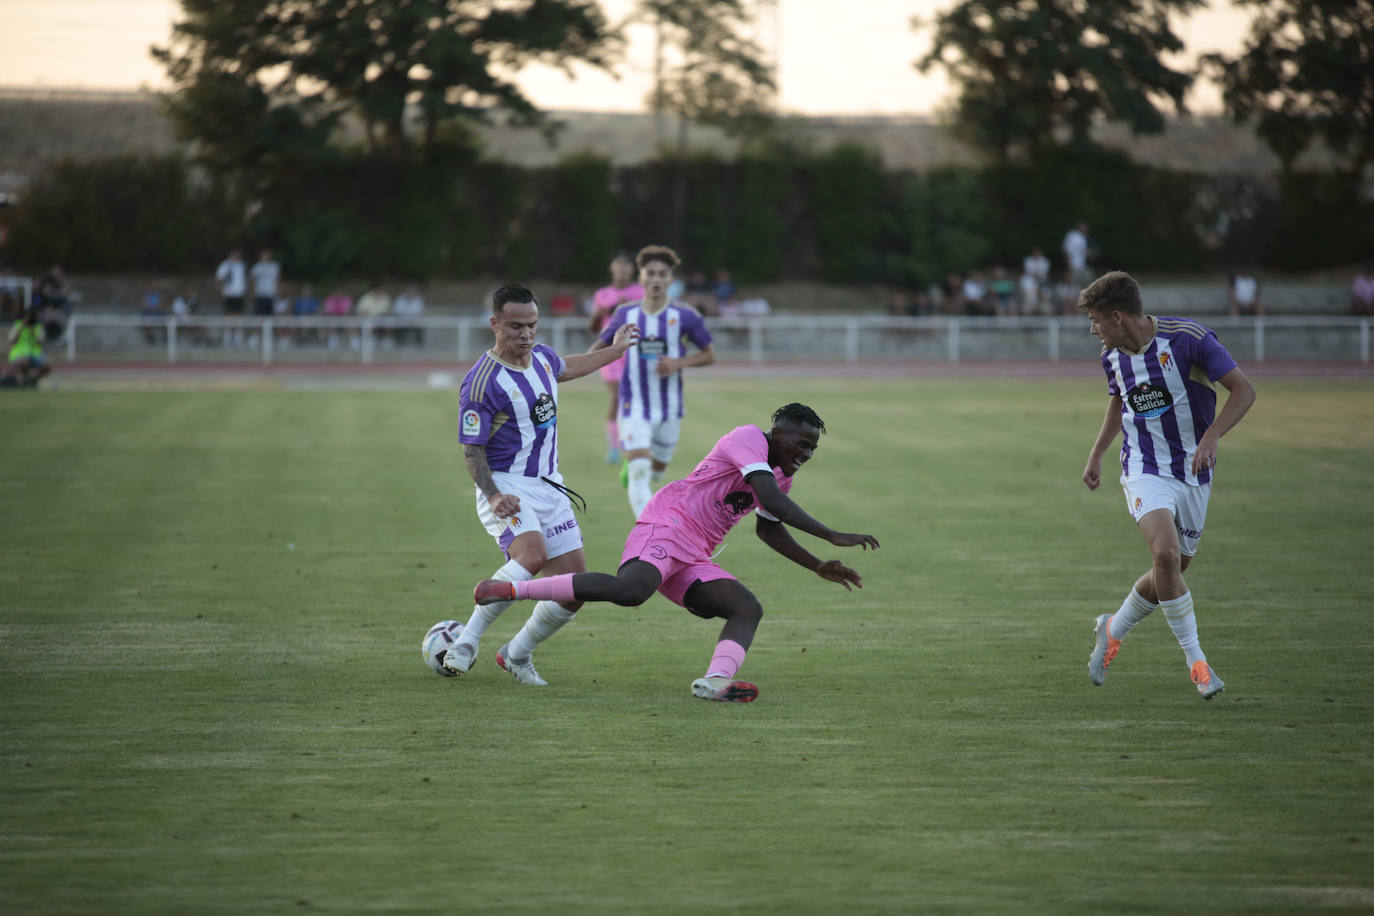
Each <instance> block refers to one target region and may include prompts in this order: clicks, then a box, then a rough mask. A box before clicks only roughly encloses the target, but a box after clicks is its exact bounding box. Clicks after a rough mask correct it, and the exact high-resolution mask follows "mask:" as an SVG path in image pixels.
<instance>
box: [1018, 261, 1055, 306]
mask: <svg viewBox="0 0 1374 916" xmlns="http://www.w3.org/2000/svg"><path fill="white" fill-rule="evenodd" d="M1052 293H1053V288H1052V287H1051V285H1050V259H1049V258H1047V257H1045V252H1044V250H1043V249H1041V248H1040V247H1039V246H1036V247H1035V248H1032V249H1031V253H1030V254H1028V255H1026V256H1025V257H1024V258H1023V259H1022V260H1021V311H1022V312H1023V313H1024V314H1027V315H1038V314H1050V313H1052V312H1053V311H1054V308H1053V302H1052V300H1053V296H1052V295H1051V294H1052Z"/></svg>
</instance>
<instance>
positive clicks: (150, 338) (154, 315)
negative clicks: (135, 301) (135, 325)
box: [138, 289, 167, 344]
mask: <svg viewBox="0 0 1374 916" xmlns="http://www.w3.org/2000/svg"><path fill="white" fill-rule="evenodd" d="M138 314H139V317H141V318H142V319H143V321H144V323H143V327H142V330H143V339H144V340H145V341H147V342H148V343H150V344H155V343H161V342H163V341H165V340H166V339H167V330H166V328H165V327H164V326H163V319H164V318H166V313H165V312H164V311H163V310H162V293H161V292H159V291H158V290H155V289H150V290H148V291H147V292H145V293H144V294H143V305H142V306H140V307H139V310H138Z"/></svg>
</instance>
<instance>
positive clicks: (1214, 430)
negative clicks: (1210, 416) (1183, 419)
mask: <svg viewBox="0 0 1374 916" xmlns="http://www.w3.org/2000/svg"><path fill="white" fill-rule="evenodd" d="M1217 381H1218V382H1219V383H1220V384H1221V386H1222V387H1223V388H1225V389H1226V392H1227V393H1226V403H1225V404H1224V405H1223V406H1222V408H1221V412H1220V413H1218V414H1217V416H1216V419H1215V420H1213V421H1212V425H1211V426H1209V427H1207V432H1205V433H1203V434H1202V438H1201V439H1199V440H1198V443H1197V449H1196V450H1195V451H1194V452H1193V473H1194V474H1197V473H1200V472H1201V471H1202V470H1203V469H1204V468H1210V467H1213V466H1215V465H1216V463H1217V442H1218V440H1219V439H1221V437H1222V436H1224V435H1226V434H1227V433H1229V432H1230V431H1231V430H1232V429H1234V428H1235V425H1236V424H1237V423H1239V422H1240V421H1241V418H1242V417H1244V416H1245V414H1246V412H1247V411H1249V410H1250V408H1251V407H1252V406H1253V405H1254V403H1255V386H1254V385H1253V384H1251V383H1250V379H1248V378H1246V376H1245V373H1244V372H1242V371H1240V367H1239V366H1237V367H1236V368H1234V369H1232V370H1231V371H1230V372H1228V373H1226V374H1225V375H1223V376H1222V377H1221V378H1219V379H1217Z"/></svg>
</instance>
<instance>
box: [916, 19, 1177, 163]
mask: <svg viewBox="0 0 1374 916" xmlns="http://www.w3.org/2000/svg"><path fill="white" fill-rule="evenodd" d="M1203 5H1204V0H963V2H960V3H958V4H956V5H955V6H954V7H953V8H952V9H949V10H947V11H945V12H944V13H941V14H940V15H939V16H937V17H936V18H935V21H934V26H935V37H934V41H933V44H932V46H931V49H930V52H929V53H928V54H926V55H925V56H924V57H923V58H921V59H920V60H918V61H917V62H916V66H917V68H919V69H920V70H921V71H922V72H928V71H929V70H930V69H931V68H933V67H936V66H939V67H943V68H944V69H945V70H946V71H947V72H948V73H949V75H950V78H951V79H952V80H953V82H954V83H955V84H956V86H957V87H958V93H959V95H958V99H957V102H956V104H955V119H956V127H957V129H958V130H959V131H960V133H961V134H962V135H963V136H964V137H965V139H967V140H968V141H969V142H971V143H972V144H973V145H975V146H976V147H978V148H980V149H983V150H986V151H988V152H990V153H992V154H993V155H994V156H996V157H997V158H999V159H1007V158H1011V157H1013V156H1016V155H1024V156H1026V157H1028V158H1031V159H1034V158H1037V157H1038V156H1039V155H1040V154H1041V153H1042V152H1045V151H1047V150H1048V149H1050V148H1052V147H1056V146H1060V145H1063V144H1064V143H1065V142H1066V141H1067V142H1068V143H1070V144H1073V145H1083V146H1087V145H1091V144H1092V136H1091V132H1092V128H1093V127H1094V125H1096V124H1098V123H1101V122H1105V121H1119V122H1124V123H1125V124H1126V125H1128V126H1129V127H1130V128H1131V131H1132V132H1133V133H1136V134H1155V133H1160V132H1161V131H1163V129H1164V114H1163V112H1162V111H1161V109H1160V105H1161V104H1166V103H1172V105H1173V107H1174V109H1175V110H1177V111H1184V110H1185V108H1184V101H1183V96H1184V93H1185V92H1187V90H1188V88H1189V87H1190V86H1191V85H1192V83H1193V77H1192V75H1191V74H1189V73H1186V72H1183V71H1181V70H1175V69H1173V68H1171V67H1170V66H1168V65H1167V64H1166V63H1165V62H1164V60H1163V58H1164V56H1165V55H1166V54H1169V53H1173V52H1177V51H1181V50H1182V49H1183V42H1182V41H1181V40H1180V39H1179V38H1178V36H1176V35H1175V34H1174V32H1173V29H1172V28H1171V26H1170V24H1169V16H1170V15H1171V14H1175V13H1187V12H1188V11H1190V10H1193V9H1195V8H1197V7H1200V6H1203ZM927 24H928V23H926V22H925V20H923V19H921V18H920V17H916V18H913V19H912V27H913V28H924V27H925V26H926V25H927Z"/></svg>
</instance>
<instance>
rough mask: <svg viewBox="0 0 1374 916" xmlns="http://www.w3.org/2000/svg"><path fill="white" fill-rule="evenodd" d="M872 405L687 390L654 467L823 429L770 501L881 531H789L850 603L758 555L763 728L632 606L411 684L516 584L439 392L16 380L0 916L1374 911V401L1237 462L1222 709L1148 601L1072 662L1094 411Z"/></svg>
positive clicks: (519, 616) (1113, 529)
mask: <svg viewBox="0 0 1374 916" xmlns="http://www.w3.org/2000/svg"><path fill="white" fill-rule="evenodd" d="M895 387H896V389H897V391H896V392H894V383H893V382H891V381H883V382H877V381H864V380H832V379H824V380H822V379H820V378H817V379H806V380H802V379H796V378H793V379H782V380H769V379H766V378H760V379H734V380H724V379H709V377H708V373H702V377H701V378H700V379H698V380H696V381H695V384H693V385H692V386H691V391H690V392H689V397H690V404H689V406H690V409H691V411H692V413H691V416H690V417H689V419H688V422H687V423H686V426H685V429H684V437H683V439H684V441H683V446H682V448H681V450H680V452H679V456H678V458H677V460H676V461H675V463H674V466H673V470H674V471H675V472H676V473H677V474H684V473H686V471H687V470H688V469H689V468H690V467H691V465H692V463H693V462H694V461H695V460H696V459H697V458H699V457H700V455H701V454H702V453H704V451H705V449H706V448H707V447H709V445H710V444H711V443H712V442H714V440H715V438H716V437H717V436H718V435H720V434H721V433H722V432H724V431H725V430H727V429H729V428H731V427H732V426H734V425H736V424H738V423H743V422H762V421H763V420H764V419H765V418H766V416H767V414H768V412H769V411H771V409H772V408H773V407H775V406H777V404H780V403H782V402H784V401H787V400H792V399H802V400H805V401H807V402H809V403H811V404H812V405H813V406H815V407H816V408H817V410H818V411H819V412H820V414H821V416H823V417H824V418H825V419H826V421H827V422H828V424H829V425H830V430H831V431H830V434H829V435H828V436H826V437H824V438H823V440H822V444H821V449H820V450H819V451H818V453H817V456H816V460H815V461H814V462H812V463H811V464H810V465H808V466H807V468H806V469H805V470H804V471H803V473H802V474H801V475H800V476H799V477H798V481H797V485H796V488H795V490H794V496H795V497H796V498H797V499H798V501H799V502H801V503H802V505H803V506H805V507H806V508H807V509H808V510H809V511H811V512H812V513H813V514H814V515H816V516H818V517H819V518H821V519H822V520H824V521H826V522H828V523H830V524H832V525H834V526H836V527H840V528H844V529H847V530H860V531H871V532H874V533H876V534H877V535H878V537H879V538H880V539H881V540H882V542H883V545H884V546H883V549H882V550H881V551H878V552H877V553H874V554H863V553H855V552H853V551H847V552H843V553H841V552H839V551H836V550H834V549H833V548H826V547H825V546H824V545H817V544H815V542H814V541H812V542H811V544H812V546H813V549H815V550H818V551H820V552H822V553H823V554H824V555H841V556H843V557H844V559H845V560H846V561H847V562H849V563H850V565H852V566H854V567H856V568H857V569H859V570H860V572H861V573H862V574H863V575H864V581H865V586H866V587H865V588H864V589H863V590H862V591H856V592H854V593H853V594H849V593H846V592H844V591H843V590H842V589H840V588H839V587H837V586H834V585H831V584H829V583H826V582H823V581H821V580H819V579H817V578H815V577H813V576H809V575H808V574H806V573H805V572H804V571H802V570H801V569H799V568H797V567H795V566H792V565H791V564H789V563H788V562H787V561H785V560H783V559H782V558H781V557H778V556H776V555H774V554H772V553H771V552H770V551H768V550H767V548H765V547H764V546H763V545H762V544H760V543H758V542H757V540H756V539H755V538H754V537H753V535H752V532H751V530H750V526H749V525H747V524H746V525H743V526H741V527H740V528H739V529H737V530H736V532H735V533H734V534H733V535H732V536H731V538H730V540H729V547H728V549H727V550H726V552H725V553H724V555H723V556H722V557H721V561H722V562H723V563H724V564H725V565H726V566H727V568H729V569H731V570H732V571H733V572H735V573H736V574H737V575H738V576H739V577H740V578H741V579H743V580H744V581H745V582H746V584H748V585H749V586H750V587H751V588H753V589H754V591H755V592H756V593H757V594H758V595H759V596H760V597H761V599H762V601H763V604H764V607H765V619H764V623H763V627H762V629H761V630H760V634H759V638H758V641H757V642H756V643H755V647H754V649H753V650H752V651H751V652H750V655H749V659H748V661H747V662H746V665H745V668H744V671H743V674H744V675H745V676H747V677H748V678H749V679H750V680H754V681H756V682H757V683H759V685H760V687H761V689H762V695H761V697H760V699H759V701H758V702H756V703H754V704H751V705H743V706H726V705H718V704H708V703H703V702H701V701H699V700H695V699H693V698H692V697H691V696H690V695H689V692H688V684H689V683H690V681H691V680H692V678H694V677H696V676H698V675H699V674H700V673H701V671H702V669H703V666H704V665H705V663H706V661H707V659H708V656H709V653H710V650H711V647H712V645H713V644H714V638H715V633H716V629H717V628H716V626H715V625H714V624H712V623H708V622H705V621H701V620H698V619H697V618H694V617H692V616H690V615H688V614H687V613H686V612H684V611H682V610H680V609H678V608H675V607H673V606H672V605H669V604H668V603H667V602H665V601H664V600H663V599H661V598H658V597H655V598H654V599H652V600H651V601H650V602H649V603H648V604H647V605H645V606H643V607H641V608H636V609H622V608H616V607H611V606H601V605H592V606H588V607H587V608H586V609H585V610H584V611H583V612H582V614H581V615H580V618H579V620H577V621H576V622H575V623H574V624H572V625H571V626H569V627H568V628H566V629H565V630H563V631H562V632H561V633H560V634H559V635H558V636H557V637H555V639H554V640H552V641H550V642H549V643H548V644H547V645H546V646H544V647H543V649H542V650H541V652H540V653H539V670H540V672H541V674H543V675H544V676H545V677H546V678H548V680H549V681H550V682H551V684H552V685H553V686H551V687H549V688H548V689H544V690H535V689H529V688H521V687H519V686H518V685H517V684H516V683H515V682H514V681H513V680H511V679H510V678H509V676H507V675H505V674H504V673H502V672H501V671H499V670H498V669H497V668H496V667H495V666H494V665H493V664H492V657H493V656H494V650H495V648H496V646H497V645H499V641H501V640H504V639H505V638H507V637H508V636H509V634H510V633H512V632H514V630H515V629H516V628H517V627H518V626H519V624H520V623H521V622H522V621H523V619H524V617H525V614H526V613H527V611H526V609H525V608H524V607H518V608H516V609H514V610H512V611H511V612H510V613H508V614H507V616H506V617H505V618H503V619H502V620H501V621H499V622H498V624H497V625H496V626H495V628H494V630H493V632H492V634H491V635H490V636H489V638H488V640H487V641H486V643H485V645H484V649H483V653H482V657H481V658H480V659H479V661H478V664H477V666H476V668H475V669H474V672H473V674H471V675H469V676H468V677H466V678H462V679H442V678H438V677H435V676H434V675H432V674H430V673H429V672H428V670H427V669H425V668H424V667H423V665H422V663H421V661H420V658H419V642H420V637H421V635H422V634H423V633H424V631H425V629H426V628H427V627H428V626H429V625H430V624H432V623H434V622H435V621H437V620H441V619H445V618H458V619H466V617H467V614H468V611H469V610H470V601H469V600H465V599H464V596H465V595H468V594H470V593H469V589H470V587H471V585H472V583H473V582H474V581H475V580H477V579H479V578H482V577H484V576H485V575H487V574H488V573H490V572H491V570H493V569H494V568H495V567H496V566H497V565H499V554H498V553H497V552H496V550H495V548H494V546H493V545H492V544H491V542H490V540H489V539H487V538H486V536H485V535H484V534H483V533H482V532H481V530H480V527H479V526H478V524H477V522H476V519H475V517H474V514H473V509H472V488H471V484H470V483H469V482H468V480H467V477H466V474H465V472H464V470H463V466H462V462H461V456H460V455H459V451H458V449H457V447H456V444H455V443H456V417H455V414H456V403H455V402H456V398H455V396H454V395H453V394H451V393H431V392H293V391H276V390H263V391H215V390H201V391H176V390H173V391H157V390H139V391H80V390H66V389H64V390H62V391H59V392H39V393H37V394H34V393H23V392H11V393H10V394H9V395H8V396H6V397H3V398H0V424H3V428H4V430H5V433H4V437H3V439H2V440H0V461H3V466H4V468H5V471H6V473H5V475H4V479H3V481H0V494H2V495H0V506H2V507H3V514H4V525H3V528H2V529H0V556H3V564H2V565H0V608H2V609H0V701H3V705H0V710H3V711H0V726H2V727H3V731H0V910H3V911H4V912H6V913H44V914H58V913H95V912H99V913H116V912H117V913H189V912H195V913H218V912H234V913H271V912H284V911H288V910H290V911H297V912H299V911H301V910H304V909H306V908H308V909H310V910H323V911H331V912H390V913H423V912H443V911H447V912H495V913H501V912H509V913H559V914H561V913H588V914H591V913H608V912H613V913H683V914H701V913H732V914H733V913H745V912H752V913H916V912H921V913H1010V912H1016V913H1025V912H1028V911H1029V912H1066V913H1067V912H1078V913H1088V912H1092V913H1102V912H1104V911H1106V912H1114V911H1120V912H1131V913H1179V912H1183V911H1185V910H1187V911H1194V912H1202V913H1209V914H1215V913H1283V912H1291V913H1302V912H1311V911H1314V910H1321V911H1322V912H1341V911H1347V912H1349V911H1363V912H1369V911H1371V910H1374V879H1371V875H1374V854H1372V853H1374V791H1372V790H1374V764H1371V757H1372V756H1374V666H1372V665H1371V656H1370V649H1371V645H1374V639H1371V636H1370V622H1369V616H1368V615H1369V611H1370V609H1371V607H1374V586H1371V584H1370V579H1369V574H1370V561H1369V558H1370V556H1371V548H1374V535H1371V533H1370V531H1371V529H1370V524H1369V519H1370V517H1371V515H1374V488H1371V487H1370V485H1369V477H1368V469H1369V464H1370V456H1371V455H1372V454H1374V397H1371V394H1374V391H1371V385H1370V384H1369V383H1368V382H1359V381H1343V382H1333V381H1322V382H1315V381H1313V382H1305V381H1291V380H1282V381H1281V380H1270V379H1261V381H1260V384H1259V388H1260V401H1259V403H1258V405H1257V406H1256V408H1255V409H1254V411H1253V412H1252V413H1251V415H1250V417H1248V418H1247V420H1246V421H1245V422H1244V423H1243V424H1242V425H1241V426H1240V427H1239V428H1237V429H1236V430H1235V431H1234V432H1233V433H1232V434H1231V435H1230V436H1228V437H1227V438H1226V439H1225V440H1224V441H1223V443H1222V452H1221V459H1222V463H1221V468H1220V479H1219V482H1218V483H1217V485H1216V489H1215V493H1214V498H1213V501H1212V506H1211V512H1210V517H1209V519H1208V522H1209V524H1208V527H1207V532H1206V536H1205V537H1204V540H1203V547H1202V551H1201V553H1200V554H1199V556H1198V558H1197V561H1196V562H1195V564H1194V566H1193V568H1192V569H1191V570H1190V571H1189V573H1188V579H1189V582H1190V585H1191V586H1192V589H1193V592H1194V595H1195V597H1196V601H1197V607H1198V617H1199V622H1200V628H1201V635H1202V640H1203V646H1204V647H1205V648H1206V649H1207V651H1208V654H1209V657H1210V659H1211V660H1212V662H1213V663H1214V664H1215V665H1216V667H1217V670H1218V671H1219V672H1220V673H1221V675H1222V676H1223V677H1224V678H1225V680H1226V682H1227V685H1228V689H1227V691H1226V692H1225V693H1224V694H1222V695H1221V696H1220V697H1219V698H1218V699H1217V700H1216V701H1215V702H1213V703H1210V704H1208V703H1203V702H1201V701H1200V700H1199V699H1198V697H1197V695H1196V693H1195V692H1194V690H1193V688H1192V685H1191V684H1190V683H1189V682H1188V679H1187V676H1186V672H1185V669H1184V664H1183V658H1182V654H1181V653H1180V651H1179V649H1178V647H1177V645H1176V643H1175V642H1174V639H1173V637H1172V635H1171V634H1170V633H1169V631H1168V628H1167V627H1166V626H1165V624H1164V621H1163V620H1162V619H1154V618H1152V619H1150V620H1148V621H1146V623H1144V624H1142V626H1141V627H1140V628H1139V629H1137V630H1136V632H1135V633H1133V634H1132V636H1131V637H1130V639H1129V640H1128V641H1127V643H1126V645H1125V647H1124V648H1123V651H1122V654H1121V656H1120V657H1119V659H1118V660H1117V662H1116V664H1115V665H1114V666H1113V668H1112V675H1111V678H1110V680H1109V681H1108V683H1107V685H1106V687H1104V688H1102V689H1096V688H1094V687H1092V686H1091V685H1090V684H1089V682H1088V680H1087V676H1086V673H1085V670H1084V662H1085V660H1086V657H1087V653H1088V650H1089V648H1090V646H1091V622H1092V618H1093V617H1094V616H1095V615H1096V614H1098V613H1101V612H1102V611H1104V610H1113V609H1115V608H1116V606H1117V605H1118V604H1119V603H1120V601H1121V599H1122V597H1123V596H1124V594H1125V592H1126V590H1127V588H1128V587H1129V585H1130V583H1131V581H1132V580H1133V579H1134V577H1135V576H1136V575H1138V574H1139V573H1140V572H1141V571H1143V569H1144V568H1145V566H1146V564H1147V562H1148V557H1147V555H1146V552H1145V549H1144V546H1143V542H1142V541H1141V539H1140V537H1139V534H1138V533H1137V532H1135V531H1134V530H1133V526H1132V525H1131V523H1130V520H1129V517H1128V516H1127V514H1126V512H1125V507H1124V504H1123V500H1122V498H1121V496H1120V491H1119V490H1118V489H1117V488H1116V486H1115V485H1114V483H1109V484H1107V485H1106V486H1104V487H1103V488H1102V489H1101V490H1099V491H1098V492H1097V493H1089V492H1088V491H1087V490H1086V488H1084V487H1083V486H1082V484H1081V483H1080V482H1079V479H1078V477H1079V474H1080V472H1081V469H1082V464H1083V459H1084V456H1085V455H1086V452H1087V449H1088V445H1089V444H1090V442H1091V441H1092V438H1093V436H1094V435H1095V434H1096V431H1097V427H1098V424H1099V423H1100V421H1101V416H1102V409H1103V407H1104V406H1105V401H1106V398H1105V394H1104V391H1103V386H1102V385H1101V384H1100V382H1098V381H1095V380H1094V381H1087V382H1085V381H1082V380H1038V379H1037V380H1016V379H987V380H972V381H971V380H968V379H958V380H937V379H912V380H904V381H901V382H898V383H895ZM602 404H603V401H602V392H601V388H600V386H599V385H597V384H594V383H579V384H574V385H570V386H568V387H567V388H566V389H565V391H564V399H563V405H562V411H561V414H562V416H561V418H560V419H561V421H562V430H563V438H562V447H563V455H564V471H565V474H566V476H567V478H568V482H569V483H570V484H571V485H572V486H573V487H574V488H576V489H577V490H579V491H580V492H581V493H583V494H584V495H585V496H586V497H587V498H588V501H589V502H590V503H591V509H590V511H589V512H588V513H587V514H586V515H584V516H583V517H582V522H583V525H584V529H585V534H586V537H587V553H588V560H589V563H590V564H591V565H592V567H593V568H599V569H610V568H612V567H614V566H615V564H616V562H617V560H618V559H619V551H620V546H621V544H622V542H623V538H624V535H625V532H626V531H627V529H628V527H629V524H630V514H629V509H628V507H627V506H626V504H625V501H624V494H623V491H622V490H621V489H620V487H619V484H618V482H617V481H616V479H615V473H614V470H613V469H611V468H608V467H607V466H606V465H605V464H603V463H601V461H600V454H601V451H602V443H601V421H600V411H601V409H602ZM800 537H802V538H803V539H806V538H805V536H804V535H803V536H800ZM806 540H810V539H806ZM1156 616H1158V615H1156Z"/></svg>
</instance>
